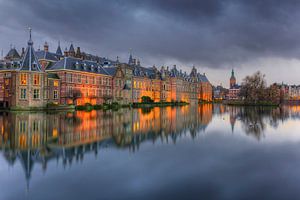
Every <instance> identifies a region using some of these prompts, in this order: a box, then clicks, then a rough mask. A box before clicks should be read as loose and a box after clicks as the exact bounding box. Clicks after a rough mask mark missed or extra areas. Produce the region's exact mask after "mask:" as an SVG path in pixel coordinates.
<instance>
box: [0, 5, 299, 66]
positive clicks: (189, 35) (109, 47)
mask: <svg viewBox="0 0 300 200" xmlns="http://www.w3.org/2000/svg"><path fill="white" fill-rule="evenodd" d="M0 5H1V7H0V11H1V12H0V17H1V19H2V20H1V21H2V22H0V23H1V26H2V27H10V28H16V31H20V30H22V29H20V27H25V26H28V25H30V26H32V27H33V28H34V30H35V31H36V32H39V33H41V34H43V35H45V36H47V37H51V38H52V39H53V41H54V40H57V39H58V38H59V39H61V40H65V41H68V42H70V41H74V43H75V44H79V45H82V46H84V47H86V48H87V50H89V51H91V52H93V53H97V54H99V55H106V56H110V57H115V56H116V55H124V52H128V50H129V48H132V49H133V50H134V52H135V54H137V55H138V56H139V57H141V59H142V61H144V62H146V63H147V64H150V63H151V64H152V63H157V64H163V62H165V61H167V60H175V61H176V60H177V61H179V62H181V63H194V64H197V65H202V66H203V65H204V66H209V67H223V66H226V65H236V64H239V63H243V62H247V61H249V60H252V59H256V58H262V57H274V56H276V57H282V58H298V57H299V55H300V49H299V39H298V37H299V35H300V26H299V25H298V21H299V19H300V17H299V14H298V12H297V11H298V10H299V9H300V2H299V1H296V0H285V1H282V0H264V1H262V0H251V1H250V0H206V1H204V0H164V1H161V0H144V1H141V0H127V1H124V0H123V1H122V0H110V1H104V0H103V1H99V0H88V1H82V0H64V1H62V0H52V1H47V0H39V1H36V0H26V1H24V0H9V1H7V0H6V1H3V0H2V2H1V0H0ZM18 28H19V29H18ZM4 34H5V33H4ZM1 40H3V38H1Z"/></svg>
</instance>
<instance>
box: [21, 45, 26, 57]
mask: <svg viewBox="0 0 300 200" xmlns="http://www.w3.org/2000/svg"><path fill="white" fill-rule="evenodd" d="M24 55H25V48H24V47H22V52H21V57H23V56H24Z"/></svg>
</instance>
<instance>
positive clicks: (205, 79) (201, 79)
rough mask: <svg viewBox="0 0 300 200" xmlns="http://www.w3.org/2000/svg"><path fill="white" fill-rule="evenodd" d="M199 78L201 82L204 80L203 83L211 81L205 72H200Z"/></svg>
mask: <svg viewBox="0 0 300 200" xmlns="http://www.w3.org/2000/svg"><path fill="white" fill-rule="evenodd" d="M197 78H198V81H200V82H203V83H208V82H209V80H208V79H207V77H206V75H205V74H200V73H198V74H197Z"/></svg>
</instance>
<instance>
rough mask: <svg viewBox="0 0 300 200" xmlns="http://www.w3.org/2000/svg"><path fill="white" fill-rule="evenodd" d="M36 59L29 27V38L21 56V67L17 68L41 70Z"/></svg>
mask: <svg viewBox="0 0 300 200" xmlns="http://www.w3.org/2000/svg"><path fill="white" fill-rule="evenodd" d="M41 69H42V68H41V66H40V64H39V62H38V59H37V57H36V55H35V51H34V49H33V41H32V38H31V29H29V40H28V46H27V48H26V51H25V54H24V57H23V58H22V62H21V67H20V69H19V70H25V71H42V70H41Z"/></svg>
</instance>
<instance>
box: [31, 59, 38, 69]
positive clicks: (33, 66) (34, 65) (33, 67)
mask: <svg viewBox="0 0 300 200" xmlns="http://www.w3.org/2000/svg"><path fill="white" fill-rule="evenodd" d="M36 65H37V64H36V62H35V61H34V62H33V63H32V69H36Z"/></svg>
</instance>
